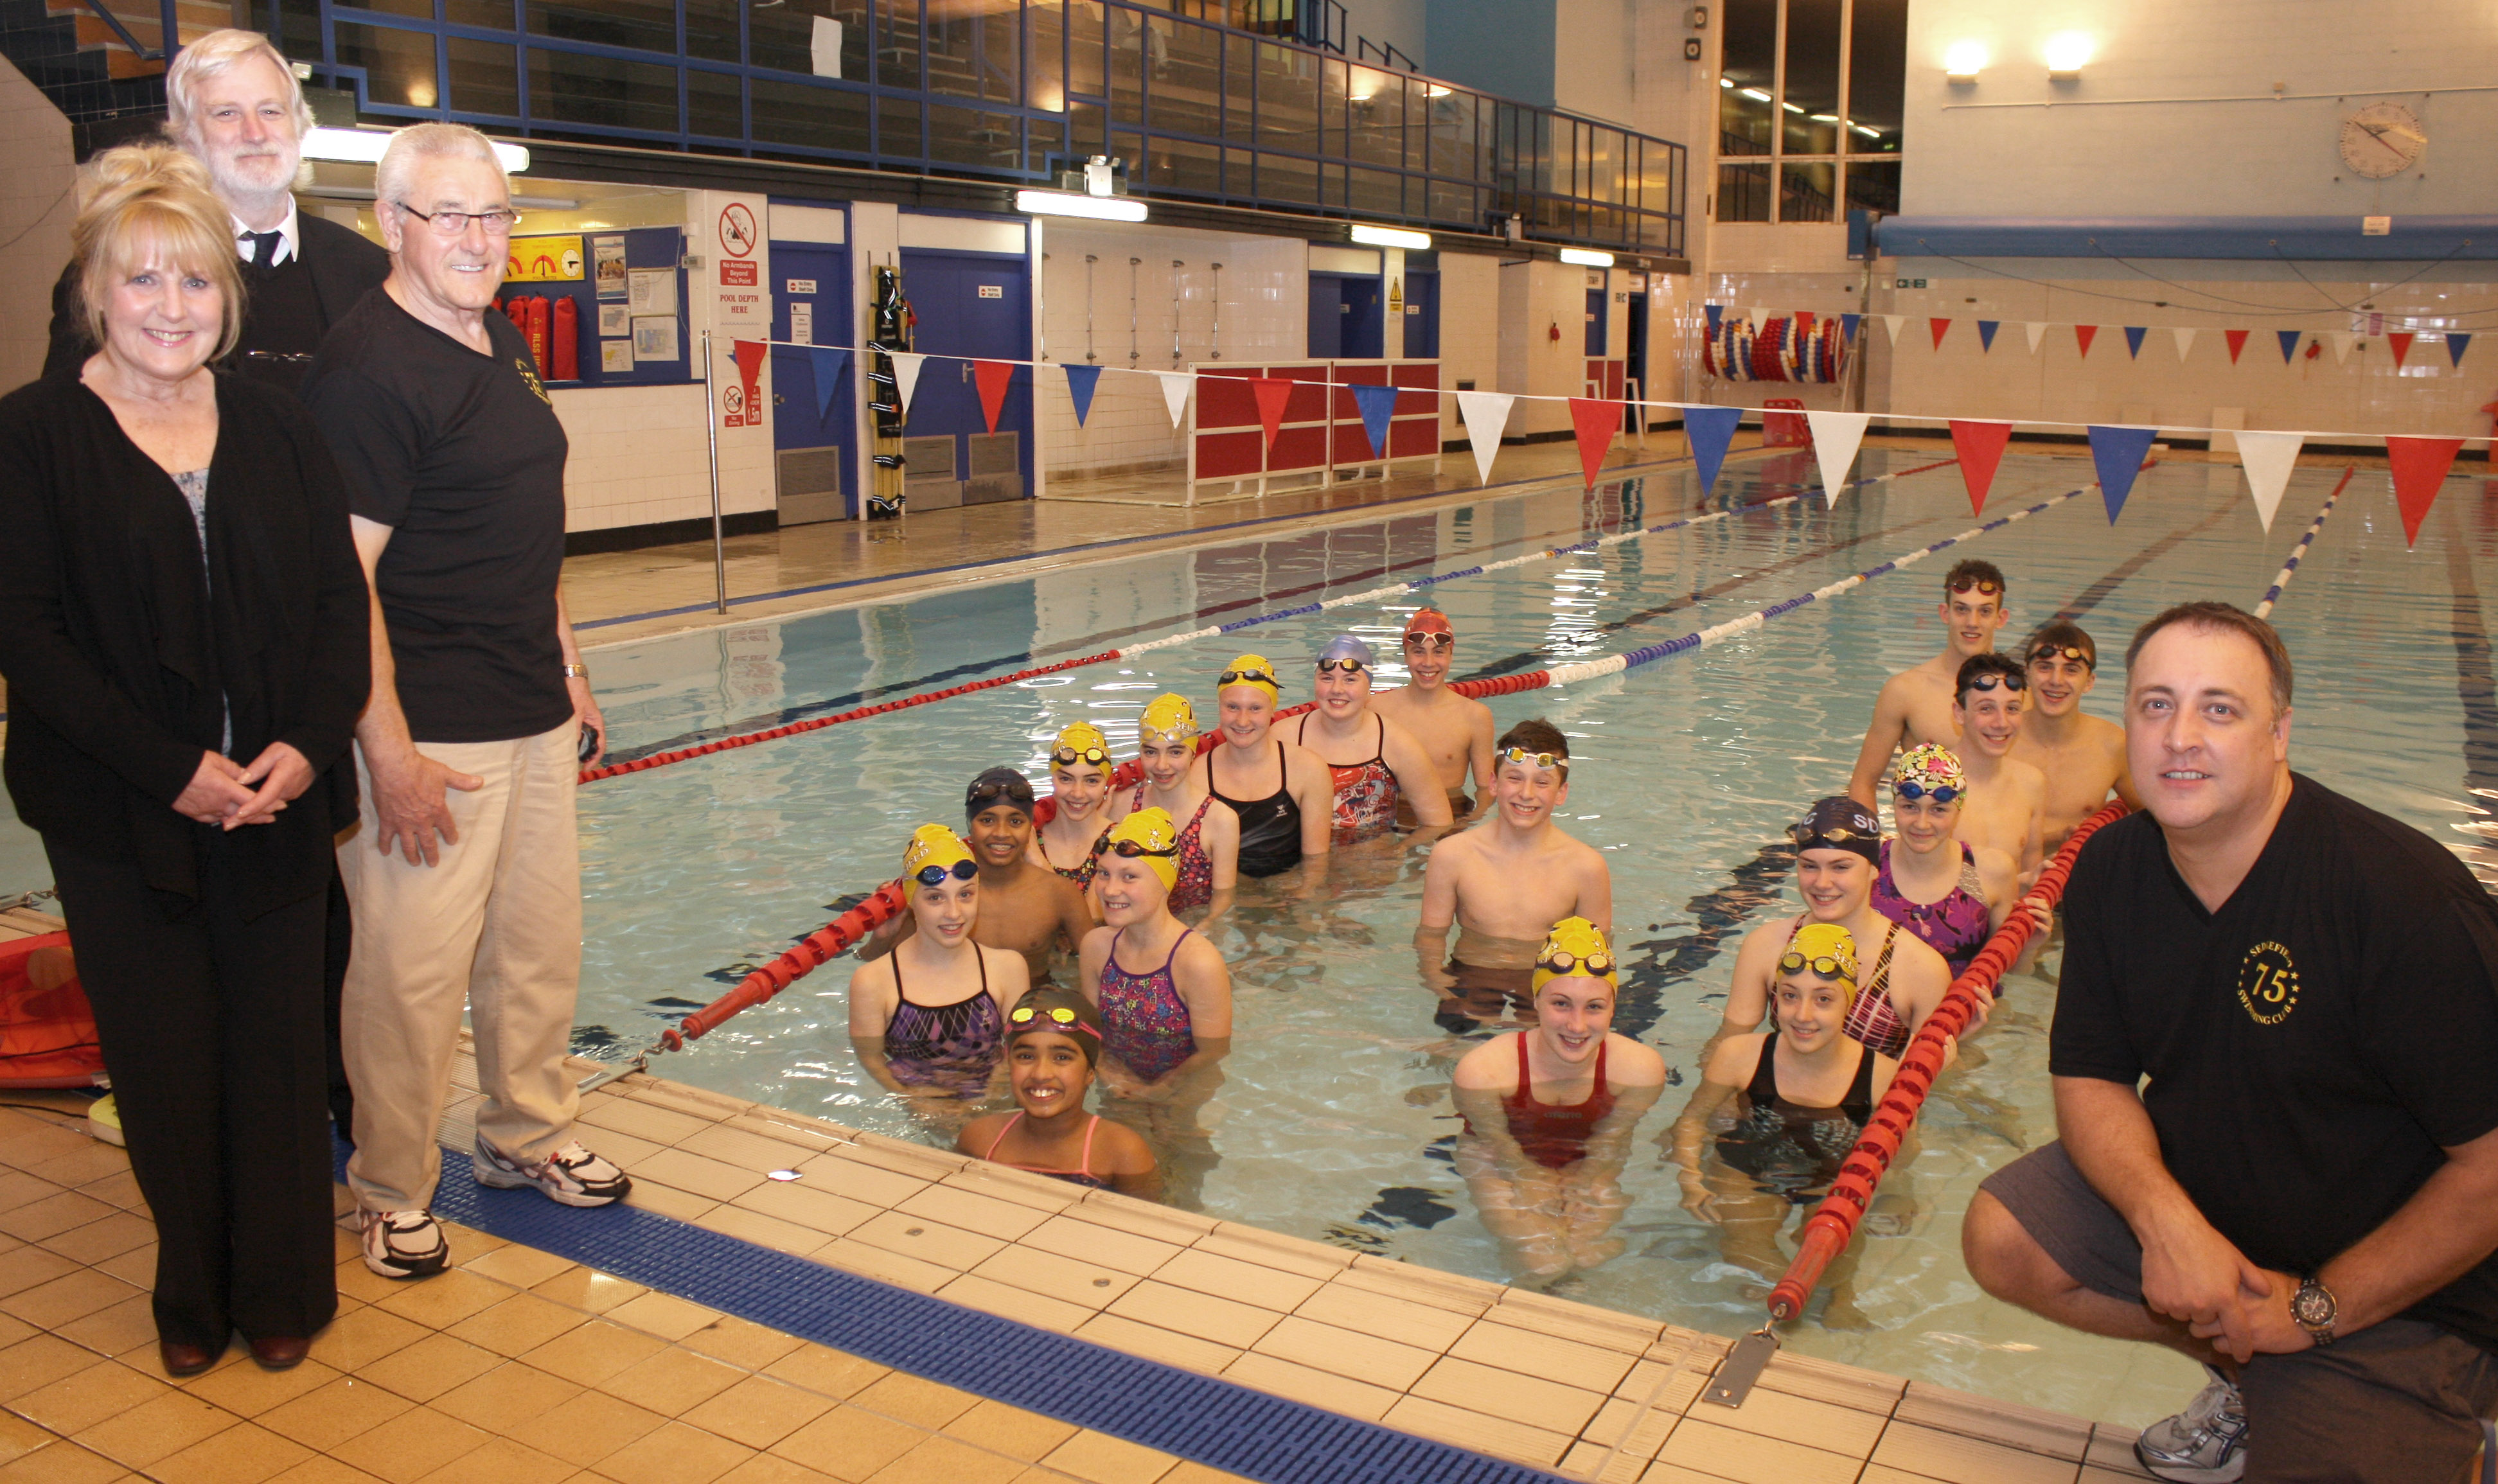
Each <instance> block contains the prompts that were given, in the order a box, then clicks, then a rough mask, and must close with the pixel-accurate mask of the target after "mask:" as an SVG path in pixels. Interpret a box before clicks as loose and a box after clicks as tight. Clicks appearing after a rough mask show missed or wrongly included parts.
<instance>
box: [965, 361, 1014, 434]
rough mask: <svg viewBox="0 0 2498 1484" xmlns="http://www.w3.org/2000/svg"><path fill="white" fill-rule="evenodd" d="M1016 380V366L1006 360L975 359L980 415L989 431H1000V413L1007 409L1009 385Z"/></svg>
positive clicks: (973, 368) (973, 365)
mask: <svg viewBox="0 0 2498 1484" xmlns="http://www.w3.org/2000/svg"><path fill="white" fill-rule="evenodd" d="M1013 380H1014V367H1013V366H1012V365H1010V364H1009V363H1007V362H1005V361H974V362H973V363H972V381H973V384H974V385H976V386H977V387H978V388H979V389H980V417H981V418H982V420H984V421H985V422H987V423H988V425H989V431H990V432H991V433H995V432H997V431H998V414H999V413H1001V412H1003V411H1005V410H1006V405H1007V386H1008V384H1009V382H1011V381H1013Z"/></svg>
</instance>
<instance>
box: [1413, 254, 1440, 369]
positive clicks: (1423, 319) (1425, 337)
mask: <svg viewBox="0 0 2498 1484" xmlns="http://www.w3.org/2000/svg"><path fill="white" fill-rule="evenodd" d="M1439 353H1440V275H1439V274H1436V273H1421V274H1406V275H1405V354H1407V355H1408V356H1411V357H1413V358H1414V359H1415V360H1418V361H1427V360H1430V359H1432V358H1433V357H1436V356H1437V355H1439Z"/></svg>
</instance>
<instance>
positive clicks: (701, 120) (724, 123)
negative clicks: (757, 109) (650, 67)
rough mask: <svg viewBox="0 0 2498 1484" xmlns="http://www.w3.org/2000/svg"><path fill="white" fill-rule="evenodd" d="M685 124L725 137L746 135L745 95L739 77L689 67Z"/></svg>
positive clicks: (697, 132)
mask: <svg viewBox="0 0 2498 1484" xmlns="http://www.w3.org/2000/svg"><path fill="white" fill-rule="evenodd" d="M686 128H687V129H688V130H689V131H690V132H692V133H695V134H712V135H717V136H719V137H721V138H722V139H743V138H745V137H746V98H745V94H744V93H743V92H742V91H741V90H740V89H739V87H738V80H737V79H736V78H734V77H731V76H730V75H728V74H727V73H723V72H705V71H703V70H702V69H701V68H699V67H689V68H687V69H686Z"/></svg>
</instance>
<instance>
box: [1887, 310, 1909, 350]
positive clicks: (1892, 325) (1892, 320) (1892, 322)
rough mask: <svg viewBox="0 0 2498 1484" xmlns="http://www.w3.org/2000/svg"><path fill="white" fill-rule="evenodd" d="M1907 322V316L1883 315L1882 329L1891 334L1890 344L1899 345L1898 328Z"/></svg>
mask: <svg viewBox="0 0 2498 1484" xmlns="http://www.w3.org/2000/svg"><path fill="white" fill-rule="evenodd" d="M1907 322H1908V316H1906V314H1885V315H1883V316H1882V328H1883V329H1885V330H1888V331H1890V332H1891V343H1892V344H1894V345H1897V344H1899V343H1900V327H1901V326H1902V325H1905V324H1906V323H1907Z"/></svg>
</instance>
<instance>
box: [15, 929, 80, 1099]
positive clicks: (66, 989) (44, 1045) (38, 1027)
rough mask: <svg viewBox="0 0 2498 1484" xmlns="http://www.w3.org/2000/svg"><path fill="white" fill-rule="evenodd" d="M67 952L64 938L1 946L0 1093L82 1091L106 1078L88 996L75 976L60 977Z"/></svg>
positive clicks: (66, 936) (24, 940)
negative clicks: (11, 1089)
mask: <svg viewBox="0 0 2498 1484" xmlns="http://www.w3.org/2000/svg"><path fill="white" fill-rule="evenodd" d="M69 946H70V935H69V934H67V933H47V934H45V935H44V936H42V937H40V938H19V939H16V940H15V941H14V942H9V943H0V1087H86V1086H91V1085H93V1084H94V1082H95V1081H96V1079H98V1078H99V1077H101V1076H103V1075H104V1051H103V1049H102V1048H101V1047H100V1046H98V1044H97V1041H96V1032H95V1012H94V1011H92V1010H90V1009H88V1008H87V1003H86V991H85V990H84V989H82V988H80V986H79V982H78V976H77V975H76V973H75V972H73V973H71V974H70V975H69V976H68V977H67V978H65V979H64V978H61V977H60V973H59V959H60V958H63V957H66V956H67V955H68V952H69ZM46 950H57V951H58V952H57V954H55V953H48V952H45V951H46ZM39 955H40V956H39ZM47 960H49V961H47ZM38 984H42V985H44V987H41V988H38V987H37V985H38Z"/></svg>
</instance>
